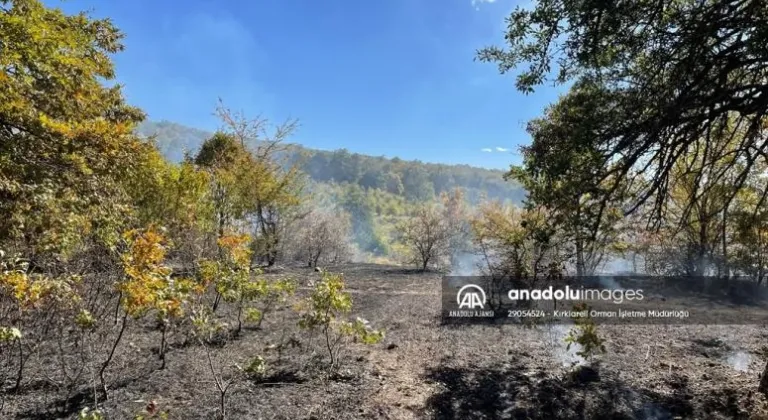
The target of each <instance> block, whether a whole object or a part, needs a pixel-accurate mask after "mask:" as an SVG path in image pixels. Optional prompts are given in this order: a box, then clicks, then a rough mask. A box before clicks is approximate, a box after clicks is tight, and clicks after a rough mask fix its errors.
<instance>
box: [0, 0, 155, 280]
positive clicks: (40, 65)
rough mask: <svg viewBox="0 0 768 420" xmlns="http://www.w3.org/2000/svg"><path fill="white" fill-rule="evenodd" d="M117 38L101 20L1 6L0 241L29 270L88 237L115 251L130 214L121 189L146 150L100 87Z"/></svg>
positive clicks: (119, 102)
mask: <svg viewBox="0 0 768 420" xmlns="http://www.w3.org/2000/svg"><path fill="white" fill-rule="evenodd" d="M52 33H55V34H56V36H46V35H44V34H52ZM122 37H123V36H122V34H121V33H120V32H119V31H118V29H117V28H115V27H114V26H113V24H112V22H111V21H110V20H108V19H92V18H90V17H88V16H87V15H86V14H84V13H81V14H79V15H75V16H67V15H65V14H64V13H63V12H62V11H61V10H58V9H49V8H46V7H45V6H44V5H43V4H42V3H41V2H39V1H37V0H4V1H2V2H0V40H2V41H0V49H2V51H3V53H2V54H0V69H1V71H0V213H2V214H3V217H2V218H1V219H2V220H0V243H9V242H13V244H14V245H15V246H17V247H23V248H24V249H25V250H30V255H32V256H33V258H32V259H33V265H40V264H43V262H42V259H43V258H44V256H45V255H59V256H66V255H68V254H69V253H70V252H71V251H73V250H74V249H75V248H76V247H77V245H78V244H80V243H82V241H83V239H85V238H88V237H91V236H95V237H98V238H99V239H100V240H101V241H102V242H104V243H107V244H111V245H114V244H115V243H117V241H118V240H119V235H118V234H117V233H116V232H119V229H118V228H119V227H120V226H121V225H124V224H125V223H126V219H127V218H128V216H130V208H129V206H128V203H127V197H126V194H125V192H124V186H123V184H122V182H123V181H124V180H126V179H127V178H128V174H129V173H130V171H131V170H132V168H133V164H134V162H135V161H136V159H137V157H139V156H141V154H142V152H143V151H144V150H145V147H144V146H143V145H142V143H141V142H140V141H139V140H138V139H137V138H136V137H135V135H134V133H133V129H134V127H135V124H136V123H137V122H139V121H141V120H142V119H143V117H144V115H143V113H142V112H141V111H139V110H138V109H137V108H133V107H131V106H128V105H126V104H125V102H124V100H123V96H122V91H121V87H120V86H119V85H115V86H111V87H107V86H106V85H105V84H104V83H103V81H104V80H112V79H113V78H114V77H115V72H114V67H113V64H112V62H111V60H110V59H109V55H110V54H113V53H116V52H118V51H121V50H122V49H123V45H122V44H121V40H122Z"/></svg>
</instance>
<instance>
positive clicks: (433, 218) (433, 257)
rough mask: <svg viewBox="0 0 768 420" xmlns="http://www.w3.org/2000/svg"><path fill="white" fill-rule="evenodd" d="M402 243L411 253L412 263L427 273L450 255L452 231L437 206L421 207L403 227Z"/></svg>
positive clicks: (427, 205)
mask: <svg viewBox="0 0 768 420" xmlns="http://www.w3.org/2000/svg"><path fill="white" fill-rule="evenodd" d="M402 242H403V243H404V244H405V245H406V246H407V247H408V249H409V250H410V252H411V256H410V258H411V262H413V263H418V264H419V265H420V266H421V269H422V270H424V271H426V270H427V268H428V267H429V264H430V263H432V264H439V263H440V260H441V259H442V258H447V257H448V256H449V253H450V245H451V231H450V228H449V225H448V223H447V222H446V220H445V219H443V217H442V214H441V212H440V209H438V207H437V206H435V205H429V204H426V205H423V206H420V207H419V208H418V209H416V211H415V212H414V214H413V215H412V216H411V217H410V218H409V219H408V220H407V221H406V222H405V223H403V225H402Z"/></svg>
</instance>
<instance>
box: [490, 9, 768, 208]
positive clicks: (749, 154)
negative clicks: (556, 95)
mask: <svg viewBox="0 0 768 420" xmlns="http://www.w3.org/2000/svg"><path fill="white" fill-rule="evenodd" d="M505 39H506V43H507V46H506V48H499V47H489V48H485V49H483V50H481V51H479V52H478V58H479V59H480V60H481V61H486V62H493V63H496V64H498V66H499V69H500V71H501V72H502V73H506V72H508V71H510V70H513V69H518V68H519V67H521V66H527V67H526V68H524V69H522V71H521V72H520V74H519V75H518V76H517V87H518V89H520V90H521V91H523V92H526V93H527V92H531V91H533V89H534V88H535V86H537V85H540V84H542V83H544V82H546V81H547V80H553V81H554V82H555V83H566V82H569V81H574V80H575V81H577V88H578V89H579V91H578V92H577V94H576V95H577V97H578V96H581V97H580V98H579V100H578V101H574V97H573V96H570V97H569V98H565V99H564V100H563V101H565V102H569V101H570V103H566V104H560V105H559V106H560V107H561V108H563V107H573V108H578V109H580V112H581V113H583V111H584V110H585V109H587V108H585V107H586V106H592V109H598V107H595V106H594V105H595V104H599V106H600V107H608V108H610V111H607V110H601V111H599V112H601V113H603V114H605V115H601V116H600V117H599V118H594V117H587V118H584V121H583V123H584V124H586V125H587V127H588V128H587V129H580V131H584V130H588V131H589V133H590V135H591V137H590V140H589V143H590V144H589V145H587V146H584V145H576V143H579V142H583V141H585V136H583V135H579V136H567V135H566V136H555V137H554V138H555V139H556V142H557V143H559V144H560V145H559V146H557V147H552V144H551V142H552V141H553V140H552V138H553V137H552V136H546V137H548V139H549V140H548V141H550V144H547V145H544V144H539V143H538V142H539V141H540V140H539V138H543V137H545V136H543V135H539V136H534V144H533V145H532V148H531V150H532V152H537V153H538V157H537V158H536V159H532V160H530V161H529V162H526V163H527V164H528V165H529V166H533V167H535V168H534V169H537V170H538V169H541V168H544V167H545V166H548V165H550V164H548V163H546V162H547V161H548V160H549V159H550V158H554V157H556V156H557V155H556V154H555V153H556V152H557V151H558V150H563V149H564V148H566V149H573V150H576V149H584V148H588V149H589V150H590V153H596V154H597V155H598V156H599V158H600V160H601V163H602V165H600V166H602V168H603V169H601V170H600V171H599V173H598V174H595V175H597V176H596V180H597V181H598V182H596V183H597V184H599V183H600V181H604V180H608V179H610V180H613V182H612V183H611V184H610V185H608V186H604V188H602V189H601V191H602V193H603V194H602V195H603V197H602V198H603V199H604V200H608V198H609V197H610V196H612V195H615V192H616V191H617V190H618V189H621V185H620V184H621V183H623V182H624V181H627V180H637V179H639V178H642V180H643V182H644V184H643V185H642V188H639V189H638V190H637V195H636V196H635V197H634V198H635V200H634V202H633V203H632V204H633V205H631V206H629V208H628V209H627V211H633V210H635V209H636V208H637V207H638V206H639V205H641V204H642V203H644V202H646V201H647V200H648V199H649V198H651V197H655V199H656V200H657V201H656V202H655V204H656V205H655V206H654V207H655V209H656V210H657V212H656V213H657V215H658V214H659V212H660V210H661V209H662V208H663V203H662V201H663V197H665V196H666V195H667V194H666V189H667V188H668V183H669V181H668V178H669V174H670V171H671V170H672V168H673V167H674V165H675V163H676V162H678V161H680V159H681V157H682V156H686V155H687V156H691V155H693V156H701V157H702V159H692V161H701V160H704V161H709V162H714V161H719V160H720V159H718V156H713V154H715V153H718V152H719V151H717V150H713V149H712V148H710V147H709V145H710V144H711V143H712V142H711V141H710V140H711V139H714V138H718V137H723V136H729V137H730V136H733V138H736V139H738V140H739V141H738V144H737V145H736V147H734V148H729V149H728V153H730V154H731V155H732V156H731V157H732V159H731V161H732V162H734V165H730V166H728V167H726V168H719V169H720V170H719V172H715V173H710V176H714V177H722V176H725V172H726V171H732V170H733V169H734V167H735V166H737V165H736V164H737V163H738V171H739V172H740V175H741V176H736V177H735V182H736V183H737V184H738V183H739V182H743V180H744V179H746V176H747V174H748V173H749V171H750V170H752V168H753V166H754V164H755V162H757V161H758V160H761V159H764V158H765V156H766V151H767V150H766V148H768V142H766V129H767V128H768V127H766V115H767V113H768V5H767V4H766V2H765V0H737V1H727V0H705V1H699V0H696V1H693V0H631V1H630V0H626V1H620V0H614V1H590V0H588V1H570V0H539V1H537V2H536V3H535V5H534V6H533V8H531V9H523V8H518V9H517V10H515V11H514V12H513V13H512V15H511V16H510V17H509V18H508V30H507V34H506V36H505ZM583 86H592V87H593V88H591V89H584V88H583ZM585 95H587V96H591V97H592V99H586V97H585ZM559 113H560V114H562V110H561V111H560V112H559ZM577 114H579V112H575V113H574V115H577ZM568 123H569V125H567V126H565V127H567V128H568V129H574V127H575V126H577V125H579V124H581V123H580V122H577V121H576V122H575V121H573V120H568ZM561 128H563V127H561ZM548 130H549V131H550V132H551V131H552V129H551V128H548ZM538 131H539V132H540V131H541V130H540V129H539V130H538ZM561 132H562V130H561ZM701 139H704V141H703V142H702V141H701ZM567 167H568V165H565V166H561V169H562V168H566V169H563V170H562V171H561V172H560V173H561V174H563V175H564V174H567V173H569V172H572V171H569V170H568V169H567ZM593 168H594V166H593ZM648 180H650V181H651V182H647V183H645V181H648ZM594 184H595V183H590V185H594ZM736 190H738V188H737V189H736ZM705 193H706V191H694V192H693V193H692V197H691V198H692V200H691V202H695V201H696V199H697V198H698V197H700V196H701V195H703V194H705Z"/></svg>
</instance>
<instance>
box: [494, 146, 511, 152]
mask: <svg viewBox="0 0 768 420" xmlns="http://www.w3.org/2000/svg"><path fill="white" fill-rule="evenodd" d="M496 151H497V152H508V151H509V149H505V148H503V147H497V148H496Z"/></svg>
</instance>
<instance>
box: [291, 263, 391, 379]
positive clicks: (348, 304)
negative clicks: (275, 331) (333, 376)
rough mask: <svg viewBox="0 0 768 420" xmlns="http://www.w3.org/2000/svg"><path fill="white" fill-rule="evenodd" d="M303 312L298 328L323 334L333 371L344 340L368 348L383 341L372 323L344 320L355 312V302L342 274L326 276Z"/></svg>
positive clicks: (327, 274)
mask: <svg viewBox="0 0 768 420" xmlns="http://www.w3.org/2000/svg"><path fill="white" fill-rule="evenodd" d="M302 306H303V309H304V312H303V313H302V314H301V319H300V320H299V327H300V328H303V329H306V330H308V331H311V332H314V331H318V330H319V331H320V332H321V333H322V335H323V337H324V338H325V344H326V349H327V351H328V356H329V357H330V367H331V368H334V367H337V364H338V362H339V352H340V351H341V349H342V346H343V344H344V342H343V341H344V339H345V338H354V339H358V340H360V341H362V342H363V343H365V344H375V343H378V342H379V341H381V340H382V339H383V338H384V332H383V331H382V330H375V329H373V328H372V327H371V326H370V324H369V322H368V321H366V320H364V319H362V318H357V319H356V320H355V321H354V322H350V321H347V320H344V319H343V317H345V316H347V315H348V314H349V313H350V312H351V311H352V298H351V296H350V294H349V293H348V292H346V291H345V290H344V281H343V279H342V276H341V275H340V274H332V273H327V272H324V273H323V278H322V281H320V282H319V283H317V284H316V285H315V288H314V290H313V291H312V294H311V295H310V296H309V297H308V298H307V300H306V301H305V302H304V304H303V305H302Z"/></svg>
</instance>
